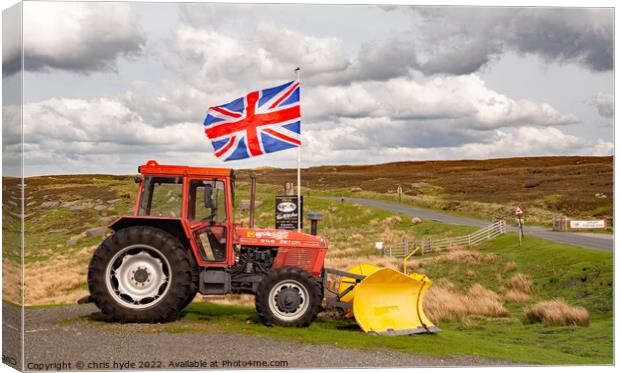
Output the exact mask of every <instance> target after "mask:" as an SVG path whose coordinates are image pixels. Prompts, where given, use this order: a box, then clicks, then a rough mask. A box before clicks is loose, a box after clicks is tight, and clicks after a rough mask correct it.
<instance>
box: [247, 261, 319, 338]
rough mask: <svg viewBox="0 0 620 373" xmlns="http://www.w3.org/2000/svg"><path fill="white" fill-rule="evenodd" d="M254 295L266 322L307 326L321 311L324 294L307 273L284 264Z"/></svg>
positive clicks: (269, 275)
mask: <svg viewBox="0 0 620 373" xmlns="http://www.w3.org/2000/svg"><path fill="white" fill-rule="evenodd" d="M255 298H256V311H257V312H258V315H259V316H260V317H261V319H262V320H263V322H264V323H265V324H267V325H272V324H273V325H281V326H307V325H309V324H310V323H311V322H312V321H313V320H314V319H315V318H316V315H317V314H318V313H319V308H320V306H321V301H322V298H323V296H322V292H321V289H320V286H319V284H318V282H317V281H316V280H315V279H314V278H312V276H311V275H310V274H309V273H308V272H305V271H303V270H301V269H299V268H295V267H283V268H278V269H276V270H273V271H271V272H269V273H268V274H267V276H265V278H264V279H263V280H262V281H261V282H260V284H259V286H258V291H257V292H256V297H255Z"/></svg>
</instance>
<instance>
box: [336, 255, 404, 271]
mask: <svg viewBox="0 0 620 373" xmlns="http://www.w3.org/2000/svg"><path fill="white" fill-rule="evenodd" d="M360 263H370V264H374V265H376V266H379V267H385V268H392V269H396V270H398V269H400V267H402V260H401V259H397V258H391V257H388V256H378V255H372V256H368V257H364V258H346V257H336V258H334V257H327V258H325V267H328V268H335V269H340V270H344V271H346V270H348V269H349V268H351V267H353V266H355V265H357V264H360Z"/></svg>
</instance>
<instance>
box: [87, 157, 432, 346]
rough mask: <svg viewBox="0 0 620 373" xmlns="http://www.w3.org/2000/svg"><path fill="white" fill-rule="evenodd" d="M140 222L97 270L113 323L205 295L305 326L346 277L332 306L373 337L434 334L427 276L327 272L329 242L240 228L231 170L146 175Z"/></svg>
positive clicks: (122, 233) (119, 223) (168, 313)
mask: <svg viewBox="0 0 620 373" xmlns="http://www.w3.org/2000/svg"><path fill="white" fill-rule="evenodd" d="M139 173H140V176H137V177H136V182H138V183H139V191H138V198H137V201H136V206H135V209H134V214H133V215H130V216H123V217H121V218H119V219H117V220H115V221H114V222H113V223H112V224H110V228H112V229H113V230H114V234H112V235H111V236H109V237H107V238H106V239H105V240H104V241H103V242H102V243H101V245H100V246H99V247H98V248H97V250H96V251H95V253H94V254H93V257H92V259H91V262H90V265H89V268H88V288H89V290H90V296H89V297H87V298H85V299H83V300H81V301H80V302H86V301H93V302H95V304H96V305H97V307H99V309H100V310H101V311H102V312H103V313H104V314H105V315H106V316H107V317H108V318H110V319H112V320H115V321H120V322H160V321H166V320H170V319H172V318H173V317H174V316H175V315H177V314H178V312H179V311H181V310H182V309H183V308H185V307H186V306H187V305H188V304H189V303H190V302H191V301H192V299H194V297H195V295H196V293H200V294H203V295H223V294H230V293H236V294H243V293H245V294H253V295H254V296H255V302H256V310H257V312H258V315H259V316H260V317H261V319H262V320H263V321H264V322H265V323H266V324H275V325H282V326H306V325H308V324H309V323H310V322H312V320H314V318H315V317H316V315H317V314H318V312H319V310H320V307H321V303H322V300H323V295H324V292H325V291H327V290H329V289H327V275H328V274H332V275H335V276H339V277H340V279H341V280H340V287H339V289H338V291H333V290H330V291H331V292H332V293H333V294H334V295H335V297H333V298H332V299H330V304H331V305H333V306H335V307H340V308H343V309H349V310H351V311H352V312H349V313H348V314H353V316H354V317H355V319H356V321H357V323H358V324H359V325H360V327H361V328H362V329H363V330H364V331H366V332H371V333H378V334H388V335H401V334H414V333H424V332H435V331H436V330H437V328H436V327H435V326H434V325H433V324H432V323H431V322H430V321H429V320H428V319H427V318H426V317H425V316H424V313H423V311H422V298H423V295H424V292H425V291H426V289H428V287H429V286H430V285H431V281H430V280H429V279H428V278H427V277H426V276H424V275H421V274H412V275H405V274H402V273H400V272H398V271H395V270H393V269H389V268H379V267H376V266H373V265H370V264H361V265H357V266H355V267H353V268H351V269H350V270H349V272H342V271H338V270H334V269H326V268H324V267H323V262H324V259H325V255H326V254H327V241H326V240H325V239H324V238H322V237H319V236H315V235H308V234H304V233H299V232H295V231H289V230H277V229H259V228H246V227H242V226H240V225H237V224H234V222H233V199H234V183H235V176H234V172H233V171H232V170H231V169H227V168H203V167H186V166H166V165H159V164H158V163H157V162H155V161H148V162H147V163H146V164H145V165H143V166H140V168H139Z"/></svg>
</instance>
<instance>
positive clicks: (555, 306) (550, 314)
mask: <svg viewBox="0 0 620 373" xmlns="http://www.w3.org/2000/svg"><path fill="white" fill-rule="evenodd" d="M523 312H524V313H525V316H526V317H527V319H528V320H529V321H530V322H541V323H543V324H546V325H580V326H587V325H588V323H589V321H590V314H589V313H588V310H586V309H585V308H583V307H574V306H571V305H569V304H568V303H566V301H564V299H561V298H557V299H553V300H550V301H544V302H538V303H536V304H534V305H533V306H530V307H526V308H525V309H524V310H523Z"/></svg>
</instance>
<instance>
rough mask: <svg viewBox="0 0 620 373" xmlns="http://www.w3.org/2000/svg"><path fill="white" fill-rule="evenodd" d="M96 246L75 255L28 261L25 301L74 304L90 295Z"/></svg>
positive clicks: (25, 275) (25, 273) (34, 303)
mask: <svg viewBox="0 0 620 373" xmlns="http://www.w3.org/2000/svg"><path fill="white" fill-rule="evenodd" d="M95 248H96V246H89V247H85V248H83V249H81V250H80V251H78V252H76V253H72V254H71V255H67V256H63V255H59V256H56V257H52V258H50V259H49V260H46V261H44V262H36V263H32V264H28V265H27V266H26V268H25V270H24V303H25V304H26V305H41V304H74V303H75V302H76V301H77V300H78V299H80V298H81V297H83V296H86V295H88V290H87V288H86V287H85V285H86V281H87V271H88V260H89V259H90V258H91V256H92V254H93V252H94V251H95Z"/></svg>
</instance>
